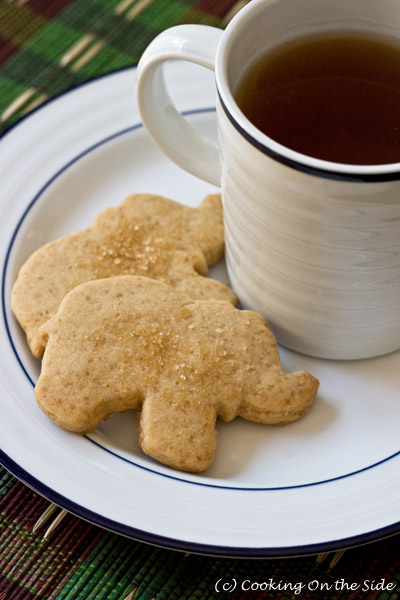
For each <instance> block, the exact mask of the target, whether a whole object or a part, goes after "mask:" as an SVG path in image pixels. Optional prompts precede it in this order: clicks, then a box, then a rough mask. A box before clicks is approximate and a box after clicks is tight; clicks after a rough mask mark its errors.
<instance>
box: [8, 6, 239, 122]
mask: <svg viewBox="0 0 400 600" xmlns="http://www.w3.org/2000/svg"><path fill="white" fill-rule="evenodd" d="M241 4H242V3H241V2H239V3H238V2H237V0H219V1H216V2H212V1H210V0H196V1H193V0H0V122H1V123H2V128H3V130H4V129H6V128H7V127H8V126H9V125H11V124H12V123H14V122H15V121H16V120H18V119H19V118H20V117H21V116H22V115H24V114H26V113H27V112H29V111H30V110H32V108H34V107H35V106H37V105H38V104H40V103H41V102H43V101H44V100H46V99H47V98H52V97H54V96H55V95H57V94H60V93H61V92H63V91H64V90H66V89H70V88H72V87H74V86H76V85H79V84H80V83H82V82H83V81H86V80H88V79H91V78H93V77H97V76H99V75H102V74H104V73H108V72H110V71H113V70H116V69H120V68H122V67H126V66H130V65H134V64H136V63H137V62H138V60H139V57H140V56H141V54H142V52H143V50H144V49H145V48H146V46H147V45H148V44H149V43H150V41H151V40H152V39H153V38H154V37H155V36H156V35H157V34H158V33H160V31H162V30H164V29H165V28H166V27H170V26H172V25H177V24H179V23H204V24H208V25H214V26H216V27H223V26H224V25H225V23H226V19H229V16H230V14H232V12H234V11H235V10H236V8H235V6H236V5H237V7H240V5H241Z"/></svg>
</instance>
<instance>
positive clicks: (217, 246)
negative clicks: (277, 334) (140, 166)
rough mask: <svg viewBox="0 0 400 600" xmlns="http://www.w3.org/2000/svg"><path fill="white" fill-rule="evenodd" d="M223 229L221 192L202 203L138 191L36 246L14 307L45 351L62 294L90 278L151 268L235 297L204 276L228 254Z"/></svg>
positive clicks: (175, 281)
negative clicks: (43, 333)
mask: <svg viewBox="0 0 400 600" xmlns="http://www.w3.org/2000/svg"><path fill="white" fill-rule="evenodd" d="M223 251H224V231H223V219H222V205H221V198H220V195H219V194H216V195H210V196H207V197H206V198H205V199H204V200H203V202H202V204H201V205H200V206H199V208H190V207H187V206H182V205H181V204H178V203H177V202H174V201H172V200H168V199H166V198H163V197H160V196H153V195H149V194H135V195H133V196H129V197H128V198H127V199H126V200H125V201H124V202H123V203H122V204H120V205H119V206H117V207H116V208H108V209H106V210H104V211H103V212H101V213H100V214H99V216H98V217H97V218H96V219H95V221H94V222H93V223H92V225H91V226H90V227H89V228H88V229H86V230H84V231H80V232H78V233H73V234H70V235H67V236H65V237H63V238H60V239H58V240H56V241H54V242H51V243H49V244H47V245H45V246H43V247H42V248H40V249H39V250H37V251H36V252H35V253H34V254H33V255H32V256H31V257H30V258H29V259H28V260H27V262H26V263H25V264H24V265H23V267H22V268H21V270H20V272H19V275H18V279H17V281H16V283H15V285H14V289H13V293H12V309H13V311H14V314H15V316H16V317H17V319H18V321H19V323H20V325H21V326H22V328H23V329H24V330H25V332H26V334H27V339H28V343H29V346H30V348H31V351H32V353H33V354H34V356H36V357H39V358H40V357H41V355H42V354H43V344H42V342H41V339H40V336H39V335H38V329H39V327H40V326H41V325H42V324H43V323H44V322H45V321H47V319H49V318H50V317H52V316H53V315H54V314H55V312H56V311H57V309H58V307H59V305H60V302H61V300H62V299H63V298H64V296H65V295H66V294H67V293H68V292H69V291H70V290H71V289H72V288H74V287H75V286H77V285H79V284H80V283H84V282H85V281H90V280H93V279H101V278H104V277H112V276H114V275H128V274H129V275H145V276H146V277H151V278H154V279H158V280H160V281H164V282H166V283H168V284H170V285H172V286H173V287H175V288H177V289H179V290H181V291H183V292H184V293H186V294H188V295H189V296H190V297H191V298H193V299H203V298H215V299H221V300H228V301H230V302H233V303H235V302H236V299H235V296H234V294H233V292H232V291H231V290H230V289H229V288H228V287H226V286H224V285H223V284H222V283H220V282H219V281H216V280H214V279H211V278H210V279H208V278H206V277H204V275H207V270H208V266H209V265H213V264H214V263H216V262H217V261H218V260H220V259H221V258H222V256H223Z"/></svg>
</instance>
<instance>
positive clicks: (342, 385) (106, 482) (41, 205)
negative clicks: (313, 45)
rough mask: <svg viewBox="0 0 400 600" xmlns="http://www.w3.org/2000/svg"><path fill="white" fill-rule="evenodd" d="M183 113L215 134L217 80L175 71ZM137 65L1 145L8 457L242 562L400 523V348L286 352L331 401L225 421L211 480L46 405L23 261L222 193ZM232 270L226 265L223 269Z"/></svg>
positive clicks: (86, 89)
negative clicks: (170, 145)
mask: <svg viewBox="0 0 400 600" xmlns="http://www.w3.org/2000/svg"><path fill="white" fill-rule="evenodd" d="M167 71H168V78H169V82H170V87H171V88H172V90H173V95H174V97H175V98H176V101H177V102H178V105H179V107H180V109H182V110H184V111H189V115H188V118H189V120H190V121H191V122H192V123H193V124H194V125H196V126H198V127H201V128H203V129H204V131H205V132H207V133H208V134H210V135H213V134H214V110H213V106H214V87H213V80H212V75H211V74H210V73H209V72H207V71H205V70H202V69H198V68H195V67H192V66H188V65H185V64H180V63H171V64H169V65H168V68H167ZM134 88H135V70H134V69H128V70H125V71H121V72H118V73H115V74H112V75H109V76H106V77H103V78H100V79H98V80H96V81H93V82H91V83H88V84H86V85H83V86H81V87H79V88H77V89H76V90H74V91H71V92H69V93H66V94H64V95H62V96H61V97H59V98H57V99H55V100H53V101H51V102H49V103H47V104H46V105H44V106H43V107H41V108H39V109H37V110H36V111H35V112H34V113H32V114H31V115H30V116H29V117H27V118H26V119H24V120H23V121H21V122H20V123H19V124H18V125H17V126H15V127H14V128H12V129H11V130H10V131H9V132H8V133H7V135H6V136H5V137H4V138H3V140H2V142H1V157H0V181H1V200H0V247H1V257H0V258H1V265H2V273H3V277H2V308H3V312H2V320H1V336H2V338H1V340H2V343H1V362H0V397H1V418H0V439H1V446H2V461H3V463H4V465H5V466H6V467H7V468H8V469H9V470H10V471H11V472H13V473H14V474H15V475H16V476H17V477H19V478H20V479H22V480H23V481H24V482H26V483H27V484H28V485H30V486H31V487H33V488H34V489H36V490H37V491H38V492H40V493H41V494H43V495H44V496H47V497H48V498H49V499H50V500H52V501H54V502H56V503H57V504H58V505H60V506H62V507H64V508H66V509H67V510H69V511H71V512H73V513H75V514H77V515H79V516H81V517H83V518H85V519H87V520H89V521H91V522H93V523H96V524H98V525H101V526H103V527H106V528H108V529H111V530H113V531H116V532H119V533H122V534H125V535H127V536H130V537H133V538H136V539H139V540H144V541H148V542H151V543H155V544H158V545H161V546H165V547H170V548H178V549H181V550H186V551H194V552H200V553H209V554H215V555H229V556H289V555H294V554H297V555H300V554H306V553H313V552H320V551H327V550H333V549H336V548H343V547H347V546H350V545H356V544H359V543H363V542H367V541H370V540H375V539H378V538H381V537H383V536H385V535H390V534H393V533H395V532H398V531H399V530H400V452H399V442H400V440H399V437H400V435H399V424H400V353H394V354H390V355H387V356H385V357H381V358H378V359H374V360H365V361H358V362H339V361H336V362H334V361H326V360H316V359H312V358H308V357H306V356H302V355H299V354H295V353H293V352H289V351H287V350H284V349H281V357H282V363H283V366H284V367H285V368H286V370H295V369H307V370H309V371H311V372H312V373H313V374H314V375H315V376H317V377H318V378H319V379H320V382H321V386H320V391H319V394H318V398H317V400H316V403H315V405H314V407H313V408H312V410H311V411H310V413H309V414H308V415H307V416H306V417H305V418H304V419H303V420H301V421H299V422H296V423H293V424H291V425H287V426H286V427H283V428H274V427H268V426H262V425H257V424H252V423H247V422H245V421H242V420H240V419H237V420H236V421H234V422H232V423H228V424H220V425H219V427H218V428H219V443H218V453H217V457H216V460H215V463H214V465H213V466H212V468H210V469H209V471H207V472H206V473H205V474H203V475H201V476H194V475H193V476H192V475H188V474H183V473H180V472H177V471H173V470H171V469H169V468H167V467H163V466H162V465H159V464H157V463H156V462H154V461H153V460H151V459H150V458H148V457H146V456H144V455H143V454H142V453H141V451H140V449H139V447H138V443H137V438H136V429H135V414H134V413H133V412H132V413H130V412H129V413H124V414H118V415H114V416H113V417H112V418H111V419H110V420H109V421H107V422H105V423H104V424H102V425H101V427H99V429H98V430H96V431H95V432H94V433H93V434H91V435H88V436H84V437H79V436H77V435H75V434H71V433H67V432H65V431H63V430H61V429H59V428H57V427H56V426H55V425H54V424H53V423H52V422H51V421H49V420H48V419H47V418H46V417H45V416H44V415H43V414H42V413H41V412H40V411H39V409H38V408H37V406H36V403H35V400H34V395H33V385H34V381H35V380H36V378H37V376H38V372H39V363H38V362H37V361H35V360H34V359H32V357H31V356H30V353H29V351H28V348H27V346H26V343H25V339H24V335H23V334H22V332H21V331H20V329H19V327H18V325H17V324H16V322H15V320H14V318H13V316H12V314H11V311H10V302H9V300H10V291H11V287H12V284H13V281H14V280H15V277H16V274H17V270H18V268H19V267H20V265H21V264H22V263H23V261H24V260H25V259H26V258H27V257H28V255H29V254H30V253H31V252H32V251H33V250H34V249H36V248H37V247H38V246H40V245H42V244H43V243H45V242H47V241H49V240H52V239H54V238H57V237H59V236H60V235H63V234H65V233H68V232H71V231H74V230H76V229H80V228H83V227H86V226H87V225H88V224H89V223H90V222H91V220H92V219H93V217H94V216H95V215H96V214H97V213H98V212H99V211H100V210H101V209H102V208H104V207H106V206H110V205H115V204H118V203H119V202H120V201H122V200H123V199H124V197H125V196H126V195H128V194H130V193H132V192H151V193H159V194H162V195H165V196H168V197H170V198H173V199H175V200H178V201H180V202H182V203H187V204H189V205H197V204H198V203H199V202H200V200H201V199H202V198H203V196H204V195H205V194H207V193H208V192H210V191H212V190H213V188H212V187H211V186H209V185H208V184H205V183H203V182H201V181H199V180H198V179H196V178H194V177H192V176H190V175H188V174H187V173H185V172H183V171H181V170H180V169H179V168H178V167H176V166H175V165H174V164H172V163H171V162H170V161H169V160H168V159H167V158H165V157H164V156H163V155H162V154H161V152H160V151H159V150H158V149H157V148H156V147H155V146H154V145H153V144H152V142H150V140H149V139H148V137H147V135H146V133H145V131H144V130H143V128H142V126H141V124H140V121H139V116H138V111H137V108H136V103H135V95H134ZM213 275H214V276H217V277H220V278H222V279H223V278H226V274H225V272H224V267H223V265H222V266H220V267H219V269H217V270H216V271H214V273H213Z"/></svg>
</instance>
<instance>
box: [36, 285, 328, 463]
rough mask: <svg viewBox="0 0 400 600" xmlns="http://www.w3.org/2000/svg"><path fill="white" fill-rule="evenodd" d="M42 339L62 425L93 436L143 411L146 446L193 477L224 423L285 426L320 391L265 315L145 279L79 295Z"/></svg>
mask: <svg viewBox="0 0 400 600" xmlns="http://www.w3.org/2000/svg"><path fill="white" fill-rule="evenodd" d="M40 334H41V336H42V342H43V344H44V345H45V346H46V350H45V352H44V356H43V363H42V371H41V374H40V377H39V380H38V382H37V385H36V389H35V394H36V399H37V402H38V405H39V407H40V408H41V409H42V410H43V411H44V412H45V413H46V414H47V415H48V416H49V417H50V418H51V419H52V420H53V421H54V422H55V423H57V424H58V425H59V426H61V427H63V428H65V429H67V430H70V431H75V432H78V433H85V432H90V431H92V430H93V429H95V428H96V427H97V426H98V424H99V423H100V422H101V421H102V419H104V418H106V417H107V416H108V415H110V414H111V413H113V412H116V411H125V410H128V409H132V408H137V409H140V418H139V442H140V445H141V448H142V450H143V451H144V452H145V453H146V454H148V455H150V456H151V457H153V458H154V459H156V460H158V461H160V462H161V463H164V464H166V465H169V466H171V467H173V468H176V469H181V470H184V471H191V472H201V471H203V470H204V469H207V467H209V465H210V464H211V463H212V460H213V458H214V455H215V452H216V446H217V432H216V427H215V424H216V419H217V417H218V418H220V419H222V420H224V421H231V420H232V419H234V418H235V417H236V416H240V417H243V418H244V419H248V420H250V421H256V422H259V423H266V424H275V425H283V424H285V423H288V422H290V421H293V420H296V419H298V418H300V417H301V416H303V415H304V414H305V413H306V412H307V411H308V409H309V408H310V406H311V404H312V402H313V400H314V398H315V395H316V393H317V389H318V380H317V379H315V378H314V377H313V376H312V375H310V374H309V373H307V372H304V371H299V372H295V373H291V374H289V373H286V372H285V371H283V369H282V367H281V364H280V359H279V353H278V347H277V344H276V340H275V337H274V335H273V333H272V332H271V330H270V328H269V326H268V325H267V323H266V321H265V320H264V318H263V317H262V316H261V315H260V314H258V313H256V312H253V311H247V310H239V309H237V308H235V307H234V306H233V305H232V304H231V303H229V302H226V301H215V300H203V301H202V300H200V301H193V300H192V299H191V298H190V297H189V296H187V295H186V294H183V293H182V292H179V291H178V290H176V289H174V288H172V287H171V286H169V285H166V284H164V283H161V282H158V281H155V280H152V279H149V278H146V277H140V276H118V277H112V278H108V279H101V280H96V281H92V282H88V283H84V284H82V285H79V286H77V287H75V288H74V289H73V290H72V291H71V292H69V293H68V294H67V295H66V297H65V298H64V300H63V301H62V303H61V305H60V308H59V310H58V312H57V313H56V314H55V315H54V316H53V317H52V318H51V319H50V320H49V321H47V322H46V323H45V324H44V325H43V326H42V327H41V329H40Z"/></svg>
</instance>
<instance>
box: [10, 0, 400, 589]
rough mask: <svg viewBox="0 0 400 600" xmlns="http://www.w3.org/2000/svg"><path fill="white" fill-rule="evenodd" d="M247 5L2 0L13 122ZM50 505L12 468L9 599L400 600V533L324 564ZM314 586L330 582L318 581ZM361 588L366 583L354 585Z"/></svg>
mask: <svg viewBox="0 0 400 600" xmlns="http://www.w3.org/2000/svg"><path fill="white" fill-rule="evenodd" d="M243 4H245V1H241V0H239V1H238V0H0V125H1V128H2V130H3V131H5V130H7V128H8V127H10V126H11V125H12V124H13V123H15V122H17V121H18V120H19V119H20V118H21V117H22V116H24V115H25V114H27V113H29V111H31V110H32V109H33V108H34V107H35V106H37V105H38V104H40V103H42V102H44V101H45V100H46V99H49V98H52V97H54V96H56V95H57V94H60V93H61V92H63V91H65V90H67V89H70V88H72V87H74V86H76V85H79V84H80V83H82V82H84V81H87V80H88V79H91V78H93V77H97V76H99V75H102V74H104V73H108V72H110V71H113V70H116V69H120V68H122V67H126V66H129V65H133V64H136V63H137V61H138V59H139V57H140V55H141V54H142V52H143V50H144V49H145V47H146V46H147V45H148V43H149V42H150V41H151V40H152V39H153V38H154V37H155V36H156V35H157V34H158V33H159V32H160V31H162V30H163V29H165V28H166V27H169V26H171V25H175V24H178V23H205V24H209V25H215V26H217V27H224V26H225V24H226V23H227V22H228V20H229V19H230V17H231V15H232V14H234V13H235V11H236V10H237V9H238V8H240V6H242V5H243ZM0 469H1V468H0ZM48 504H49V503H48V502H47V501H46V500H45V499H43V498H41V497H40V496H39V495H38V494H36V493H34V492H33V491H32V490H30V489H29V488H27V487H26V486H24V485H23V484H22V483H20V482H18V481H17V480H16V479H15V478H14V477H13V476H12V475H10V474H9V473H8V472H7V471H5V470H4V469H1V470H0V513H1V522H0V600H33V599H37V598H43V599H44V600H152V599H154V600H195V599H196V600H201V599H205V600H207V599H219V598H231V599H232V600H248V599H250V598H256V599H258V598H260V599H262V598H268V599H272V600H275V599H276V600H278V599H279V600H289V599H290V600H293V599H294V598H301V599H302V600H311V599H312V600H315V598H322V599H326V600H328V599H329V600H352V599H355V598H362V599H363V600H399V598H400V538H399V536H396V537H392V538H389V539H387V540H383V541H381V542H377V543H374V544H369V545H367V546H364V547H361V548H357V549H352V550H348V551H347V552H346V553H345V554H344V556H343V557H342V558H341V560H340V561H339V562H338V563H337V564H336V565H335V566H334V567H332V568H330V567H329V564H330V561H331V559H332V556H333V555H330V556H328V557H326V558H325V560H324V561H323V562H317V560H316V557H305V558H291V559H286V560H233V559H221V558H210V557H201V556H193V555H184V554H182V553H179V552H173V551H168V550H164V549H159V548H154V547H152V546H148V545H146V544H142V543H139V542H135V541H133V540H129V539H126V538H122V537H120V536H118V535H115V534H112V533H110V532H106V531H103V530H102V529H100V528H98V527H96V526H94V525H90V524H88V523H86V522H84V521H82V520H80V519H78V518H77V517H74V516H72V515H66V516H65V517H64V518H63V519H62V521H61V522H60V524H59V525H58V526H57V527H56V528H55V529H54V531H53V532H52V533H51V535H50V536H49V538H48V539H43V534H44V532H45V530H46V528H47V526H48V525H49V523H50V522H51V520H50V521H49V522H48V523H47V524H46V525H44V526H43V527H42V528H40V529H39V530H38V531H36V532H35V533H32V528H33V525H34V524H35V523H36V521H37V520H38V518H39V517H40V516H41V515H42V513H43V512H44V511H45V509H46V507H47V506H48ZM56 514H57V513H56ZM56 514H55V515H54V516H53V517H52V518H53V519H54V517H55V516H56ZM382 578H384V579H385V581H386V583H388V582H390V583H391V584H392V587H394V589H391V590H386V591H385V590H381V589H376V588H375V589H369V590H366V591H363V590H361V589H360V587H361V585H362V583H363V582H364V581H367V580H370V581H372V580H375V582H376V583H378V582H379V581H380V580H381V579H382ZM233 579H235V580H236V581H238V582H242V581H246V580H248V581H249V582H253V583H257V582H258V583H263V582H269V581H270V580H271V581H272V582H273V583H274V584H275V586H277V585H280V589H277V588H275V589H269V590H268V589H264V590H263V589H258V590H255V589H253V590H250V591H248V590H247V591H246V590H242V589H236V590H235V591H233V592H228V591H226V592H224V591H221V590H222V588H221V583H222V582H226V583H227V584H229V583H230V582H232V581H233ZM341 581H342V586H341V583H340V582H341ZM218 582H219V583H218ZM295 582H302V583H304V584H305V587H304V588H303V589H302V590H301V592H298V593H297V592H296V589H294V588H293V587H292V588H291V587H290V585H289V584H291V585H292V586H293V585H294V583H295ZM313 582H317V583H319V584H321V585H322V586H323V585H324V586H325V587H324V589H323V590H320V591H315V590H314V589H312V586H311V589H308V587H307V585H308V584H310V583H313ZM285 584H287V587H286V589H285ZM351 584H358V585H359V588H358V589H357V590H349V589H348V586H349V585H351ZM314 586H315V583H314Z"/></svg>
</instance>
